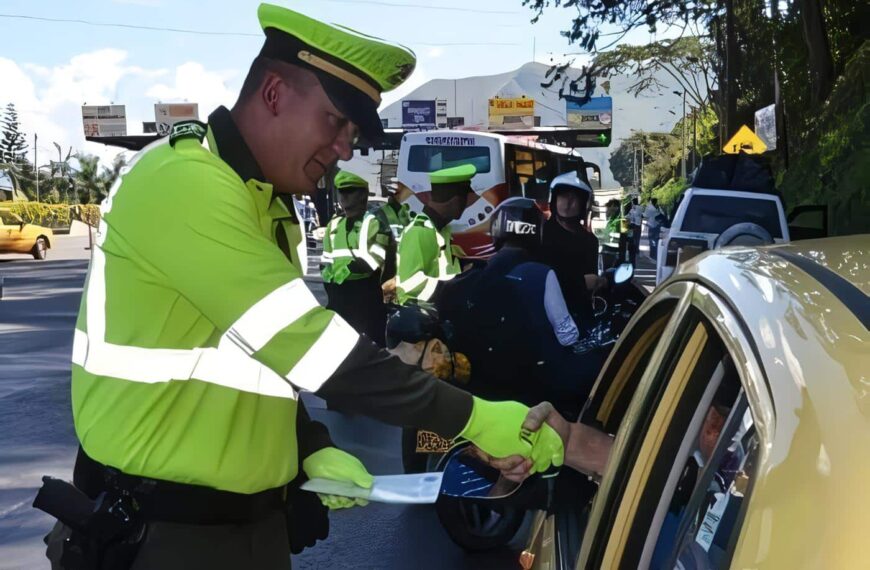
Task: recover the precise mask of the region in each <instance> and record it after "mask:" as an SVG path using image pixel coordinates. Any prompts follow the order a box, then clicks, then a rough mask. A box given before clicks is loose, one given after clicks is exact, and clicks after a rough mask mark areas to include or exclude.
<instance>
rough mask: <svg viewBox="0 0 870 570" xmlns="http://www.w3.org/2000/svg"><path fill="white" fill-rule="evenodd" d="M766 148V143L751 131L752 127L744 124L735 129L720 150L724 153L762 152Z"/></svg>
mask: <svg viewBox="0 0 870 570" xmlns="http://www.w3.org/2000/svg"><path fill="white" fill-rule="evenodd" d="M766 150H767V145H766V144H764V141H763V140H761V139H760V138H758V135H756V134H755V133H753V132H752V129H750V128H749V127H747V126H746V125H743V126H741V127H740V128H739V129H737V133H736V134H735V135H734V136H733V137H731V139H730V140H729V141H728V142H727V143H725V146H723V147H722V152H724V153H725V154H739V153H741V152H745V153H746V154H762V153H763V152H764V151H766Z"/></svg>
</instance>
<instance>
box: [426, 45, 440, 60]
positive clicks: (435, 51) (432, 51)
mask: <svg viewBox="0 0 870 570" xmlns="http://www.w3.org/2000/svg"><path fill="white" fill-rule="evenodd" d="M426 55H427V56H428V57H429V58H431V59H435V58H436V57H441V56H442V55H444V48H443V47H432V48H429V49H428V50H427V51H426Z"/></svg>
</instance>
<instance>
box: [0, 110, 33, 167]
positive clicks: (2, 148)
mask: <svg viewBox="0 0 870 570" xmlns="http://www.w3.org/2000/svg"><path fill="white" fill-rule="evenodd" d="M0 134H2V137H0V162H3V163H14V162H20V161H22V160H26V155H27V139H26V138H25V136H24V133H22V132H21V124H20V123H19V121H18V111H17V110H16V109H15V104H14V103H9V104H8V105H6V110H5V111H4V113H3V118H2V120H0Z"/></svg>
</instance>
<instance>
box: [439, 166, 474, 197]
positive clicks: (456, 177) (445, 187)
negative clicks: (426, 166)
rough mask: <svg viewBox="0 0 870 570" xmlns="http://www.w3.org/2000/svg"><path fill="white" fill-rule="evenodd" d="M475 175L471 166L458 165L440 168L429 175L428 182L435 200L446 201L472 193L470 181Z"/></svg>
mask: <svg viewBox="0 0 870 570" xmlns="http://www.w3.org/2000/svg"><path fill="white" fill-rule="evenodd" d="M475 174H477V169H476V168H475V167H474V165H473V164H460V165H459V166H451V167H450V168H442V169H441V170H436V171H435V172H430V173H429V182H430V183H431V184H432V194H433V196H434V195H437V198H436V200H439V199H441V200H446V199H449V198H450V196H452V195H456V194H464V193H467V192H472V189H471V179H472V178H474V175H475Z"/></svg>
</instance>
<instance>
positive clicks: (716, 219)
mask: <svg viewBox="0 0 870 570" xmlns="http://www.w3.org/2000/svg"><path fill="white" fill-rule="evenodd" d="M744 222H751V223H753V224H758V225H759V226H761V227H762V228H764V229H765V230H767V231H768V233H770V235H771V237H773V238H781V237H782V227H781V224H780V219H779V208H777V203H776V202H775V201H774V200H765V199H759V198H739V197H736V196H705V195H697V194H696V195H694V196H692V199H691V200H690V202H689V204H688V207H687V208H686V215H685V218H684V220H683V225H682V227H681V228H680V230H681V231H686V232H702V233H714V234H721V233H722V232H724V231H725V230H727V229H728V228H730V227H731V226H733V225H734V224H740V223H744Z"/></svg>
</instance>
